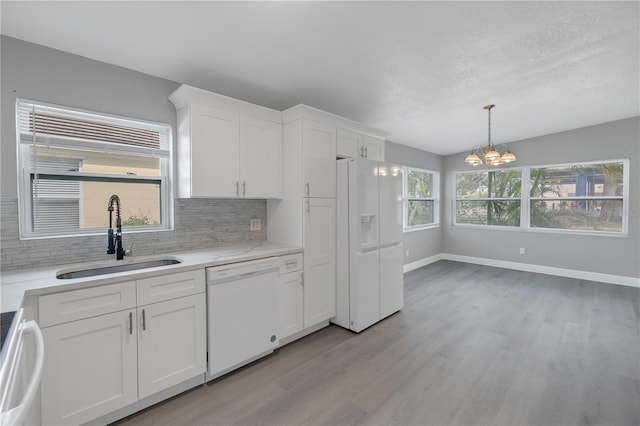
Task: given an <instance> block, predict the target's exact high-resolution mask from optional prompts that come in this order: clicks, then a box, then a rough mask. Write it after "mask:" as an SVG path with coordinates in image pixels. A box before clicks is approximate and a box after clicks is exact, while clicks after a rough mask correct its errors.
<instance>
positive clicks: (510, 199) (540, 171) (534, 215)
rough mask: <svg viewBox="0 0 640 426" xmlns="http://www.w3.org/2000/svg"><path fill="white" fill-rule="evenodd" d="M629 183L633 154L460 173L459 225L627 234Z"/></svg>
mask: <svg viewBox="0 0 640 426" xmlns="http://www.w3.org/2000/svg"><path fill="white" fill-rule="evenodd" d="M628 188H629V160H628V159H622V160H607V161H599V162H584V163H570V164H557V165H548V166H526V167H521V168H514V169H500V170H496V171H491V170H489V171H478V172H458V173H455V175H454V190H455V194H456V198H455V201H454V204H455V205H454V224H455V225H461V226H483V227H488V228H491V227H493V228H495V227H497V226H502V227H508V229H520V230H525V231H539V232H562V233H586V234H593V235H618V236H621V235H622V236H624V235H626V234H627V223H628V212H627V210H628V207H627V206H628Z"/></svg>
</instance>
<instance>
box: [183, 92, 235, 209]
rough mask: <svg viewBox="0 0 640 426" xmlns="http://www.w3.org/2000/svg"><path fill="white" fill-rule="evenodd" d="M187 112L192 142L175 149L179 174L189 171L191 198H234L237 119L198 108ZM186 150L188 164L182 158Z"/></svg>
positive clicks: (207, 108) (225, 113)
mask: <svg viewBox="0 0 640 426" xmlns="http://www.w3.org/2000/svg"><path fill="white" fill-rule="evenodd" d="M190 108H191V114H190V115H191V138H190V141H188V142H187V141H185V142H184V143H181V144H180V147H179V149H178V158H179V160H178V174H179V175H180V174H181V173H183V172H184V171H185V170H184V168H187V167H189V169H190V170H189V174H190V175H191V179H190V180H191V191H190V192H191V194H190V195H191V196H192V197H235V196H236V195H237V193H238V188H237V185H238V181H239V179H240V178H239V171H238V158H239V156H240V146H239V143H238V138H239V137H238V135H239V116H238V115H237V114H233V113H229V112H225V111H219V110H216V109H214V108H210V107H207V106H204V105H200V104H191V106H190ZM183 148H184V149H183ZM186 150H188V151H189V154H190V155H189V158H190V161H189V162H187V161H185V160H186V159H185V158H184V155H183V154H185V153H186V152H185V151H186ZM180 196H183V194H180Z"/></svg>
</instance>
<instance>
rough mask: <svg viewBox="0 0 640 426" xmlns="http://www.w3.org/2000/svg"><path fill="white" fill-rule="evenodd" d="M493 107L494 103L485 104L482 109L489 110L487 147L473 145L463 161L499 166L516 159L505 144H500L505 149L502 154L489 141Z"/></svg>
mask: <svg viewBox="0 0 640 426" xmlns="http://www.w3.org/2000/svg"><path fill="white" fill-rule="evenodd" d="M493 107H495V105H487V106H486V107H484V109H486V110H487V111H488V112H489V141H488V143H487V147H486V148H482V147H481V146H479V145H476V146H474V147H473V149H472V150H471V153H470V154H469V155H467V157H466V158H465V159H464V162H465V163H467V164H469V165H471V166H478V165H480V164H487V165H489V166H499V165H501V164H506V163H511V162H513V161H516V156H515V155H514V154H513V153H512V152H511V151H509V147H508V146H507V145H505V144H502V145H504V147H505V148H506V150H505V152H504V154H500V152H499V151H498V150H497V149H496V147H495V146H493V143H491V108H493ZM483 158H484V162H483Z"/></svg>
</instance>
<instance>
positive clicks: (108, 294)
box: [39, 281, 136, 327]
mask: <svg viewBox="0 0 640 426" xmlns="http://www.w3.org/2000/svg"><path fill="white" fill-rule="evenodd" d="M39 305H40V307H39V318H40V320H39V325H40V327H49V326H52V325H56V324H62V323H65V322H69V321H76V320H79V319H84V318H90V317H93V316H96V315H103V314H108V313H111V312H117V311H122V310H124V309H131V308H134V307H135V306H136V282H135V281H127V282H123V283H120V284H110V285H104V286H99V287H92V288H86V289H83V290H75V291H67V292H64V293H57V294H50V295H47V296H40V298H39Z"/></svg>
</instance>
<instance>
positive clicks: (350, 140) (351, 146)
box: [336, 129, 362, 158]
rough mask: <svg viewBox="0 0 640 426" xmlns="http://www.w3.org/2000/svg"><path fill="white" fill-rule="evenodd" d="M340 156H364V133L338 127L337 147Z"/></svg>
mask: <svg viewBox="0 0 640 426" xmlns="http://www.w3.org/2000/svg"><path fill="white" fill-rule="evenodd" d="M336 154H337V155H338V157H344V158H357V157H361V156H362V135H361V134H359V133H355V132H351V131H349V130H344V129H338V142H337V147H336Z"/></svg>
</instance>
